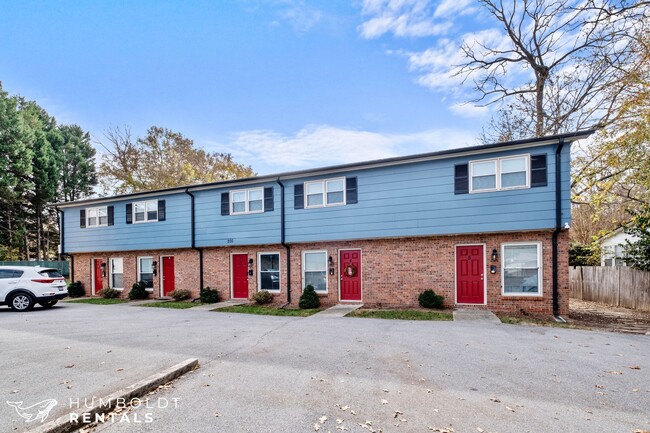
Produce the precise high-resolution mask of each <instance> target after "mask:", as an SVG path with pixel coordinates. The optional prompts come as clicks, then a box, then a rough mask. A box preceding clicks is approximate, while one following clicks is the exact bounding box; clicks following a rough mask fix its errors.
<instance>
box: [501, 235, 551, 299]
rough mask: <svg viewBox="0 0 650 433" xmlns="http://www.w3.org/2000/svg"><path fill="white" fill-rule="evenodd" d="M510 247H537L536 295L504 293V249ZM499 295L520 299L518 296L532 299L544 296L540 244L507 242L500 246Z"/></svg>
mask: <svg viewBox="0 0 650 433" xmlns="http://www.w3.org/2000/svg"><path fill="white" fill-rule="evenodd" d="M512 245H519V246H522V245H535V246H537V269H538V272H537V275H538V278H539V281H538V284H539V292H537V293H526V292H518V293H511V292H508V293H506V291H505V290H506V284H505V271H506V266H505V260H506V255H505V251H506V247H507V246H512ZM501 295H502V296H511V297H518V296H519V297H520V296H529V297H533V298H539V297H543V296H544V262H543V261H542V243H541V242H507V243H504V244H501Z"/></svg>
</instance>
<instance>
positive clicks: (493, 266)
mask: <svg viewBox="0 0 650 433" xmlns="http://www.w3.org/2000/svg"><path fill="white" fill-rule="evenodd" d="M490 273H491V274H496V273H497V265H490Z"/></svg>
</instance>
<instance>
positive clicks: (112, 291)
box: [99, 288, 120, 299]
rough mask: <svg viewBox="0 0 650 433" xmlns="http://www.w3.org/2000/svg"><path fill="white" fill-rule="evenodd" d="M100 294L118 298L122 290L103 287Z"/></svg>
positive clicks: (105, 297) (108, 297)
mask: <svg viewBox="0 0 650 433" xmlns="http://www.w3.org/2000/svg"><path fill="white" fill-rule="evenodd" d="M99 294H100V295H101V297H102V298H104V299H116V298H119V297H120V291H119V290H115V289H108V288H106V289H102V290H100V291H99Z"/></svg>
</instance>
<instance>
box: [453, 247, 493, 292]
mask: <svg viewBox="0 0 650 433" xmlns="http://www.w3.org/2000/svg"><path fill="white" fill-rule="evenodd" d="M478 245H481V246H483V303H482V304H459V303H458V269H457V263H458V260H457V257H456V256H457V255H458V247H475V246H478ZM486 248H487V246H486V244H485V243H484V242H475V243H470V244H454V304H456V305H487V274H488V273H487V272H486V268H487V256H486V255H485V253H486Z"/></svg>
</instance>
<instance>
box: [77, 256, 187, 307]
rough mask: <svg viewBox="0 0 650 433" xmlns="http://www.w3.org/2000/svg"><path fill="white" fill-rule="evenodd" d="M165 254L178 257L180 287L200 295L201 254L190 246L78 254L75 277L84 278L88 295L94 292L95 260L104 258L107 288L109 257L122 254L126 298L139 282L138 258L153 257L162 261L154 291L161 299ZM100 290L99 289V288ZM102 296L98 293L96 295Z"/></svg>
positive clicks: (178, 283)
mask: <svg viewBox="0 0 650 433" xmlns="http://www.w3.org/2000/svg"><path fill="white" fill-rule="evenodd" d="M161 256H174V277H175V283H176V284H175V287H176V288H177V289H186V290H189V291H191V292H192V297H193V298H196V297H198V296H199V254H198V252H196V251H194V250H190V249H173V250H155V251H151V250H149V251H128V252H111V253H88V254H74V255H73V260H74V280H75V281H81V282H82V283H83V284H84V288H85V289H86V295H87V296H93V293H92V283H91V278H92V277H91V276H92V272H91V269H92V260H93V259H102V260H103V261H104V263H106V276H105V277H104V278H103V279H102V280H103V287H102V288H106V287H108V285H109V270H108V266H109V264H108V263H109V261H108V260H109V258H118V257H121V258H122V259H123V263H124V290H123V292H122V297H123V298H125V297H126V296H127V294H128V293H129V291H130V290H131V287H132V286H133V284H135V283H136V282H137V281H138V275H137V272H138V262H137V260H138V257H153V259H154V260H155V261H157V262H158V273H157V275H156V276H154V278H153V291H152V292H151V296H152V297H154V298H157V297H159V296H160V295H161V291H160V270H161V268H162V260H161ZM96 292H99V290H96ZM96 296H98V295H96Z"/></svg>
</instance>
